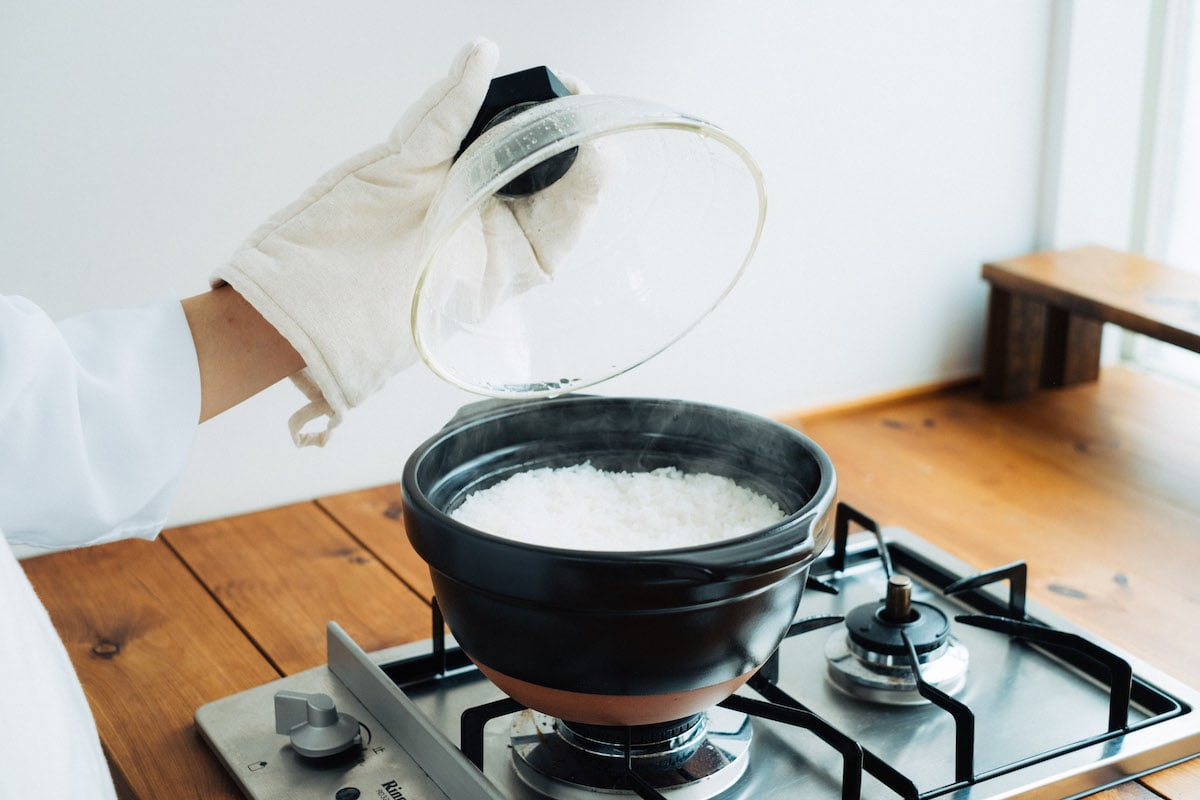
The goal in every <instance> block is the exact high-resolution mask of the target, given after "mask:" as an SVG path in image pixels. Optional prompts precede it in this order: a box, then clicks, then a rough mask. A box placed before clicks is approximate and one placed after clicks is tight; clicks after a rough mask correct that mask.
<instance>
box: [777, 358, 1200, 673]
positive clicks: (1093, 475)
mask: <svg viewBox="0 0 1200 800" xmlns="http://www.w3.org/2000/svg"><path fill="white" fill-rule="evenodd" d="M1198 410H1200V393H1197V392H1196V391H1194V390H1186V389H1184V388H1183V387H1179V386H1177V385H1175V384H1171V383H1169V382H1165V381H1159V380H1155V379H1153V378H1150V377H1149V376H1141V375H1135V374H1133V373H1131V372H1128V371H1125V370H1120V369H1115V370H1109V371H1106V373H1105V375H1104V376H1103V377H1102V379H1101V380H1100V381H1099V382H1096V383H1091V384H1085V385H1081V386H1076V387H1072V388H1069V389H1062V390H1058V391H1052V392H1042V393H1040V394H1037V395H1033V396H1031V397H1030V398H1028V399H1026V400H1024V401H1021V402H1019V403H1015V404H992V403H986V402H983V401H981V399H980V397H979V393H978V390H977V389H972V388H964V389H957V390H952V391H947V392H944V393H940V394H935V395H931V396H928V397H925V398H917V399H913V400H910V401H905V402H900V403H894V404H887V405H884V406H880V407H878V408H876V409H874V410H864V411H863V412H861V413H858V414H855V415H853V416H851V417H844V418H839V417H832V418H830V417H824V418H823V417H820V416H814V417H813V418H812V419H811V420H806V419H804V418H795V419H792V420H790V421H791V422H792V423H793V424H796V425H798V426H799V427H800V428H801V429H803V430H804V431H805V432H806V433H807V434H808V435H809V436H811V437H812V438H813V439H815V440H816V441H817V443H818V444H820V445H821V446H822V447H823V448H824V449H825V450H826V451H827V452H828V453H829V455H830V457H831V458H832V459H833V462H834V465H835V467H836V468H837V470H838V477H839V483H840V497H841V499H843V500H845V501H847V502H850V503H851V504H852V505H856V506H859V507H860V508H861V510H863V511H864V512H865V513H867V514H869V515H871V516H874V517H875V518H876V519H878V520H879V521H880V522H881V523H884V524H889V525H897V526H900V527H904V528H908V529H910V530H912V531H914V532H915V533H917V534H919V535H921V536H923V537H924V538H927V539H929V540H930V541H932V542H933V543H934V544H936V545H938V546H939V547H941V548H943V549H945V550H947V551H948V552H950V553H952V554H954V555H955V556H957V557H959V558H961V559H962V560H964V561H966V562H967V563H969V564H972V565H974V566H976V567H978V568H980V569H983V568H987V567H992V566H998V565H1001V564H1005V563H1008V562H1010V561H1014V560H1018V559H1024V560H1025V561H1026V562H1028V564H1029V568H1030V593H1031V595H1032V597H1033V598H1034V599H1036V600H1037V601H1038V602H1040V603H1042V604H1044V605H1046V606H1048V607H1049V608H1051V609H1052V610H1054V611H1056V612H1058V613H1061V614H1063V615H1064V616H1066V617H1067V618H1069V619H1072V620H1074V621H1075V622H1077V623H1079V624H1082V625H1084V626H1086V627H1088V628H1090V629H1092V630H1094V631H1095V632H1096V633H1098V634H1099V635H1100V636H1102V637H1104V638H1106V639H1109V640H1110V641H1113V642H1114V643H1116V644H1118V645H1120V646H1122V647H1124V648H1126V649H1128V650H1130V651H1131V652H1133V653H1134V654H1136V655H1138V656H1141V657H1143V658H1145V659H1147V660H1148V661H1150V662H1152V663H1154V664H1156V665H1157V666H1159V667H1160V668H1162V669H1163V670H1164V671H1166V672H1168V673H1171V674H1173V675H1175V676H1176V677H1179V678H1181V679H1191V681H1192V682H1195V677H1196V667H1195V665H1196V664H1197V663H1200V637H1197V636H1196V635H1194V634H1195V633H1196V632H1197V629H1198V623H1197V620H1198V619H1200V590H1198V589H1197V582H1196V580H1195V573H1196V564H1197V560H1198V559H1197V555H1198V554H1200V492H1197V491H1196V487H1197V477H1198V476H1200V446H1197V445H1198V444H1200V442H1198V441H1197V437H1198V436H1200V432H1198V430H1197V427H1198V426H1196V424H1195V422H1194V420H1195V418H1196V412H1197V411H1198ZM1184 632H1191V634H1192V635H1187V634H1185V633H1184Z"/></svg>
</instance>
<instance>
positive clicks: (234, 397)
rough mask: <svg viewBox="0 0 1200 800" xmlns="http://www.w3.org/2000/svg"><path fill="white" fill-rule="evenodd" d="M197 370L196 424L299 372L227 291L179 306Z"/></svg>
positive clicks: (281, 344) (286, 349)
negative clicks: (198, 420)
mask: <svg viewBox="0 0 1200 800" xmlns="http://www.w3.org/2000/svg"><path fill="white" fill-rule="evenodd" d="M183 312H184V314H185V315H186V316H187V321H188V326H189V327H190V328H191V331H192V339H193V341H194V342H195V345H196V359H197V361H198V363H199V366H200V421H201V422H204V421H205V420H207V419H211V418H212V417H214V416H216V415H217V414H220V413H221V412H222V411H225V410H227V409H229V408H232V407H233V406H235V405H237V404H238V403H241V402H242V401H243V400H246V399H247V398H249V397H252V396H253V395H255V394H257V393H259V392H261V391H262V390H263V389H266V388H267V387H268V386H271V385H273V384H275V383H277V382H278V381H280V380H282V379H283V378H286V377H287V376H288V375H291V374H292V373H294V372H297V371H299V370H301V369H303V368H304V360H303V359H302V358H301V357H300V354H299V353H297V352H296V351H295V350H294V349H293V348H292V346H291V345H290V344H289V343H288V341H287V339H285V338H283V336H282V335H280V333H279V332H278V331H277V330H275V328H274V327H272V326H271V325H270V324H269V323H268V322H267V321H266V320H264V319H263V318H262V316H261V315H260V314H259V313H258V312H257V311H256V310H255V309H254V307H253V306H251V305H250V304H249V303H247V302H246V300H245V299H244V298H243V297H242V296H241V295H240V294H238V293H237V292H236V291H234V289H233V288H232V287H230V286H222V287H221V288H219V289H213V290H212V291H209V292H205V293H204V294H200V295H196V296H195V297H189V298H187V299H186V300H184V301H183Z"/></svg>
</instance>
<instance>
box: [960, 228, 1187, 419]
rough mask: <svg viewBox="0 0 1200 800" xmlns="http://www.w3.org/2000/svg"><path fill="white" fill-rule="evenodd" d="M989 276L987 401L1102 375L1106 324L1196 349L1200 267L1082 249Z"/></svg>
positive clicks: (986, 271) (993, 266)
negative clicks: (1102, 339) (1194, 270)
mask: <svg viewBox="0 0 1200 800" xmlns="http://www.w3.org/2000/svg"><path fill="white" fill-rule="evenodd" d="M983 277H984V280H986V281H988V282H989V283H990V284H991V295H990V297H989V300H988V318H987V338H986V341H985V344H984V355H983V393H984V396H985V397H986V398H988V399H989V400H1016V399H1019V398H1021V397H1025V396H1026V395H1029V394H1030V393H1032V392H1034V391H1036V390H1037V389H1039V388H1050V387H1058V386H1071V385H1073V384H1077V383H1083V382H1086V381H1093V380H1096V378H1097V377H1099V375H1100V333H1101V330H1102V329H1103V327H1104V323H1106V322H1111V323H1113V324H1114V325H1118V326H1120V327H1122V328H1124V329H1126V330H1130V331H1133V332H1135V333H1141V334H1145V335H1146V336H1150V337H1153V338H1155V339H1158V340H1160V341H1164V342H1168V343H1170V344H1173V345H1177V346H1179V347H1183V348H1186V349H1188V350H1191V351H1193V352H1196V353H1200V273H1192V272H1187V271H1184V270H1181V269H1174V268H1172V267H1168V266H1165V265H1163V264H1159V263H1156V262H1154V261H1150V260H1149V259H1145V258H1142V257H1141V256H1136V255H1132V254H1130V253H1121V252H1118V251H1115V250H1109V249H1107V248H1104V247H1083V248H1079V249H1077V250H1064V251H1060V252H1051V253H1035V254H1033V255H1028V256H1022V257H1020V258H1013V259H1009V260H1006V261H996V262H992V263H988V264H985V265H984V267H983Z"/></svg>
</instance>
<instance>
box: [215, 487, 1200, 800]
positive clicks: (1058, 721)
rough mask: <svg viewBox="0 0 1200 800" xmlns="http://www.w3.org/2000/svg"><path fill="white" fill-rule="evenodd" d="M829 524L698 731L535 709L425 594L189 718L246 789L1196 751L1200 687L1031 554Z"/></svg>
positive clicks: (814, 791) (1096, 771)
mask: <svg viewBox="0 0 1200 800" xmlns="http://www.w3.org/2000/svg"><path fill="white" fill-rule="evenodd" d="M835 528H836V533H835V537H834V543H833V546H832V548H831V551H830V552H829V553H828V554H826V555H823V556H822V557H820V558H819V559H818V560H817V561H816V562H814V564H813V566H812V569H811V570H810V572H809V575H808V586H807V588H806V590H805V594H804V598H803V600H802V602H801V604H800V614H799V616H798V617H797V619H796V621H795V623H794V624H793V625H792V626H791V630H790V631H789V634H788V636H787V638H786V639H785V640H784V641H783V643H782V644H781V645H780V647H779V649H778V650H777V651H776V653H775V655H774V656H772V658H771V659H770V660H769V661H768V662H767V663H766V664H765V665H764V666H763V667H762V668H761V669H760V670H759V672H758V674H757V675H756V676H755V677H754V678H753V679H751V681H750V683H748V684H747V685H746V686H745V687H744V688H742V689H741V690H739V691H738V692H737V693H735V694H734V695H733V696H732V697H730V698H728V699H727V700H725V701H724V702H722V703H721V704H720V705H718V706H717V707H715V708H713V709H710V710H709V711H707V712H705V713H702V714H697V715H694V716H692V717H689V718H686V719H682V720H672V721H671V722H670V723H664V724H663V725H656V726H638V727H636V728H607V727H605V726H595V725H580V724H576V723H572V722H569V721H562V720H556V719H552V718H549V717H546V716H545V715H543V714H540V713H538V712H535V711H533V710H530V709H525V708H522V707H521V706H520V705H518V704H517V703H516V702H515V701H513V700H511V699H509V698H507V697H506V696H505V695H504V694H503V693H501V692H500V691H499V690H498V689H497V688H496V687H495V686H493V685H492V684H491V683H490V682H489V681H488V680H487V679H486V678H485V677H484V676H483V675H482V674H480V673H479V671H478V670H476V669H475V668H474V666H473V665H472V664H471V662H470V661H469V659H468V658H467V657H466V656H465V654H463V653H462V651H461V650H459V649H458V648H457V647H456V646H455V644H454V642H453V640H452V639H451V638H450V637H448V636H445V635H444V634H443V630H444V626H443V624H442V620H441V616H440V614H439V613H438V610H437V605H436V603H435V604H434V609H433V620H432V622H433V635H432V637H431V638H430V639H429V640H427V641H424V642H418V643H413V644H408V645H403V646H399V647H394V648H389V649H386V650H382V651H378V652H373V653H366V652H364V651H363V650H362V649H361V648H359V647H358V646H357V645H356V644H355V643H354V642H353V641H352V640H351V639H350V638H349V637H348V636H347V635H346V633H345V632H344V631H343V630H342V629H341V628H340V627H338V626H337V625H336V623H330V625H329V628H328V664H327V665H326V666H322V667H318V668H315V669H312V670H309V671H307V672H302V673H298V674H296V675H291V676H289V677H286V678H283V679H280V680H278V681H275V682H272V683H269V684H266V685H264V686H260V687H257V688H255V689H251V690H248V691H246V692H242V693H240V694H237V695H233V696H231V697H227V698H224V699H222V700H218V701H216V702H213V703H210V704H208V705H205V706H203V707H201V708H200V709H199V710H197V712H196V723H197V726H198V728H199V730H200V732H201V734H202V735H203V737H204V738H205V740H206V741H207V742H208V744H209V745H210V747H211V748H212V750H213V751H214V752H215V753H216V755H217V757H218V758H219V759H220V760H221V761H222V762H223V764H224V765H225V767H226V768H227V770H228V771H229V773H230V774H231V775H232V776H233V778H234V779H235V780H236V782H237V783H238V785H239V786H240V787H241V789H242V791H243V792H244V793H245V794H246V796H247V797H248V798H253V799H254V800H274V798H292V799H293V800H304V799H306V798H312V799H313V800H357V798H372V799H374V798H381V799H382V800H435V799H437V800H442V799H443V798H445V800H477V799H478V800H484V799H487V800H526V799H531V798H546V797H548V798H561V799H562V800H596V798H599V797H602V796H614V795H615V796H627V797H639V798H651V799H652V800H653V799H654V798H666V799H667V800H718V799H719V800H749V799H750V798H755V800H762V799H764V798H766V799H770V798H797V797H804V798H806V800H808V799H817V800H819V799H820V798H831V799H839V798H840V799H841V800H848V799H849V798H868V799H869V800H875V799H876V798H878V799H879V800H887V799H892V800H894V798H905V799H906V800H914V799H916V798H922V799H923V798H950V799H951V800H999V798H1010V797H1018V796H1020V797H1027V798H1071V797H1083V796H1085V795H1088V794H1090V793H1092V792H1095V791H1097V790H1099V789H1101V788H1104V787H1106V786H1110V785H1113V784H1116V783H1121V782H1124V781H1127V780H1130V779H1131V778H1134V777H1136V776H1138V775H1142V774H1145V773H1147V772H1151V771H1154V770H1156V769H1160V768H1162V767H1164V766H1167V765H1170V764H1173V763H1176V762H1178V761H1182V760H1186V759H1188V758H1191V757H1192V756H1195V755H1197V754H1198V753H1200V710H1198V708H1200V693H1198V692H1197V691H1196V690H1195V689H1193V688H1190V687H1188V686H1185V685H1183V684H1181V683H1179V682H1178V681H1176V680H1173V679H1172V678H1170V677H1168V676H1166V675H1164V674H1162V673H1161V672H1159V671H1158V670H1156V669H1155V668H1153V667H1152V666H1150V665H1149V664H1146V663H1144V662H1142V661H1140V660H1138V659H1136V658H1134V657H1132V656H1131V655H1129V654H1127V653H1124V652H1122V651H1121V650H1119V649H1118V648H1116V647H1115V646H1113V645H1111V644H1108V643H1106V642H1104V641H1102V640H1100V639H1099V638H1098V637H1096V636H1094V635H1092V634H1090V633H1088V632H1087V631H1085V630H1082V629H1080V628H1078V627H1077V626H1074V625H1073V624H1071V623H1070V622H1068V621H1066V620H1064V619H1062V618H1059V617H1056V616H1055V615H1053V614H1052V613H1050V612H1049V611H1047V610H1045V609H1043V608H1040V607H1038V606H1037V605H1035V604H1034V603H1032V602H1027V600H1026V598H1025V582H1026V569H1025V565H1024V563H1021V562H1017V563H1014V564H1008V565H1004V566H1001V567H998V568H996V569H991V570H987V571H985V572H982V573H977V572H975V571H974V570H972V569H971V568H970V567H968V566H967V565H965V564H963V563H961V562H959V561H957V560H955V559H953V558H952V557H950V556H949V555H948V554H946V553H944V552H942V551H940V550H938V549H937V548H935V547H933V546H932V545H930V544H929V543H927V542H925V541H924V540H922V539H920V538H919V537H917V536H915V535H914V534H912V533H910V532H908V531H905V530H901V529H898V528H883V529H881V528H880V527H879V526H877V525H876V524H875V523H874V522H873V521H872V520H871V519H870V518H869V517H866V516H864V515H863V514H861V513H860V512H858V511H856V510H855V509H853V508H851V507H849V506H847V505H845V504H841V505H839V507H838V513H837V522H836V525H835ZM852 528H853V529H854V531H853V532H851V529H852ZM537 646H544V647H545V648H546V657H547V658H553V657H554V655H553V643H538V645H537ZM914 664H916V665H918V666H917V668H916V669H914V667H913V665H914Z"/></svg>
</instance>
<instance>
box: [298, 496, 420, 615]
mask: <svg viewBox="0 0 1200 800" xmlns="http://www.w3.org/2000/svg"><path fill="white" fill-rule="evenodd" d="M317 504H318V505H319V506H320V507H321V508H323V509H324V510H325V511H326V513H328V514H329V515H330V516H331V517H333V518H334V519H336V520H337V521H338V522H339V523H340V524H341V525H342V527H344V528H345V529H346V530H348V531H350V532H351V534H352V535H353V536H354V538H355V539H357V540H358V541H359V542H360V543H361V544H362V545H363V547H366V548H367V549H368V550H370V551H371V552H372V553H374V554H375V555H376V556H377V557H378V558H379V560H380V561H382V562H383V563H385V564H387V565H388V567H389V568H390V569H391V570H392V571H393V572H395V573H396V574H397V575H399V576H400V579H401V580H403V581H404V582H405V583H406V584H407V585H408V586H409V588H411V589H412V590H413V591H414V592H416V593H417V594H419V595H420V596H421V597H423V598H424V599H425V601H426V602H430V601H432V599H433V582H432V581H431V580H430V579H429V567H428V566H426V564H425V562H424V561H422V560H421V557H420V556H419V555H417V551H416V550H413V547H412V545H411V544H409V541H408V535H407V534H406V533H405V532H404V516H403V511H402V509H401V506H400V484H398V483H392V484H388V485H386V486H377V487H375V488H373V489H363V490H361V491H357V492H347V493H345V494H339V495H333V496H330V497H322V498H320V499H319V500H317Z"/></svg>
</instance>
